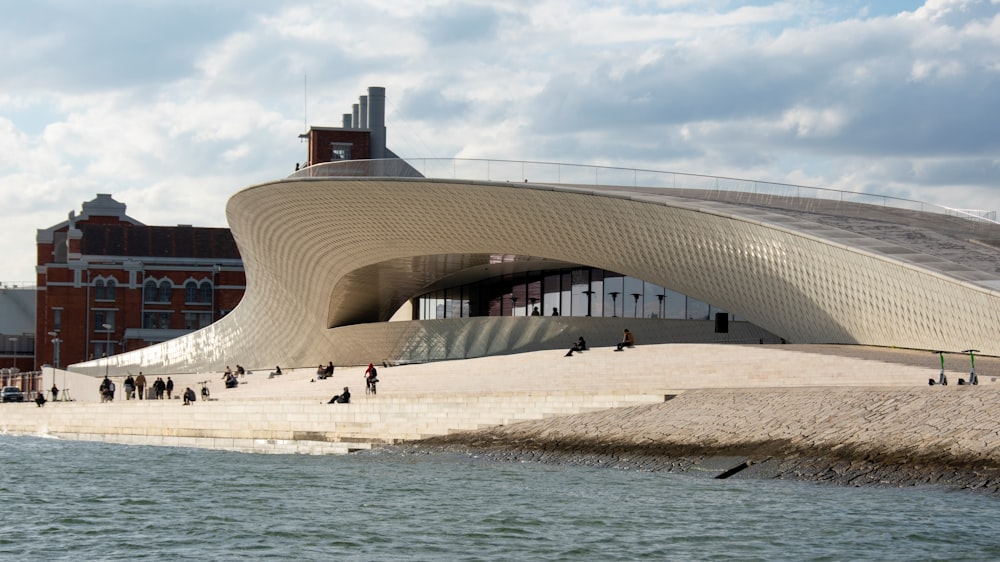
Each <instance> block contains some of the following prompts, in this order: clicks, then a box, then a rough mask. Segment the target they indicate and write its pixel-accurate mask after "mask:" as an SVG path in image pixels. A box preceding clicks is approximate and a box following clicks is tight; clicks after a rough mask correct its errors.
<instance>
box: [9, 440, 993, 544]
mask: <svg viewBox="0 0 1000 562" xmlns="http://www.w3.org/2000/svg"><path fill="white" fill-rule="evenodd" d="M0 467H2V470H3V477H2V485H0V490H2V492H0V498H2V502H3V504H2V506H0V510H2V511H0V513H2V515H0V559H10V560H15V559H16V560H74V561H76V560H137V559H151V560H256V559H271V560H638V559H652V560H661V559H670V560H782V559H784V560H991V559H992V560H995V559H998V558H1000V500H998V499H997V498H995V497H991V496H986V495H980V494H975V493H970V492H961V491H954V490H943V489H936V488H907V489H876V488H845V487H836V486H829V485H820V484H814V483H806V482H790V481H777V480H739V479H728V480H715V479H712V478H709V477H706V476H697V475H692V474H670V473H664V472H637V471H629V470H616V469H609V468H591V467H578V466H569V467H566V466H558V467H557V466H549V465H541V464H529V463H503V462H495V461H487V460H484V459H479V458H476V457H473V456H469V455H464V454H454V453H449V454H432V455H430V454H388V453H386V454H377V453H376V454H362V455H358V454H354V455H346V456H324V457H318V456H285V455H247V454H240V453H230V452H224V451H210V450H201V449H186V448H172V447H140V446H123V445H109V444H98V443H83V442H73V441H61V440H56V439H46V438H38V437H15V436H9V435H0Z"/></svg>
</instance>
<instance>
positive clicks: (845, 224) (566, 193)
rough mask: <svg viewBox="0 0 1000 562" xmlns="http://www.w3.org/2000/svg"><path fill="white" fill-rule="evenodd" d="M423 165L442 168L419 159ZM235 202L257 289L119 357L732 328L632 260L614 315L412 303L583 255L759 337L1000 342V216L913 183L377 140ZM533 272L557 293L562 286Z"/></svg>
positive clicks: (512, 344)
mask: <svg viewBox="0 0 1000 562" xmlns="http://www.w3.org/2000/svg"><path fill="white" fill-rule="evenodd" d="M415 169H419V170H420V172H419V173H415V172H414V170H415ZM418 175H426V176H438V177H439V178H441V179H433V178H431V177H401V176H418ZM463 176H464V177H468V178H485V179H475V180H473V179H456V178H457V177H463ZM227 216H228V219H229V223H230V227H231V229H232V232H233V235H234V237H235V239H236V241H237V244H238V246H239V248H240V252H241V254H242V256H243V262H244V267H245V270H246V277H247V291H246V294H245V296H244V298H243V300H242V302H241V303H240V305H239V306H238V307H237V308H236V309H235V310H233V311H232V312H231V313H230V314H229V315H228V316H226V317H225V318H223V319H222V320H220V321H218V322H216V323H215V324H213V325H211V326H209V327H207V328H205V329H202V330H200V331H198V332H195V333H193V334H190V335H188V336H185V337H182V338H179V339H176V340H172V341H169V342H165V343H163V344H160V345H156V346H152V347H149V348H145V349H142V350H139V351H135V352H131V353H127V354H123V355H119V356H114V357H111V358H110V361H111V362H112V363H111V364H112V367H113V368H115V369H121V370H124V369H130V370H139V369H142V370H147V371H153V372H192V371H203V370H218V369H221V368H222V367H223V366H224V365H227V364H229V365H232V364H235V363H240V364H242V365H246V366H248V367H251V368H266V367H273V366H274V365H286V366H306V365H316V364H318V363H321V362H322V363H325V362H326V361H328V360H331V359H332V360H333V361H334V362H335V363H337V364H363V363H368V362H369V361H376V362H377V361H390V362H407V361H427V360H441V359H450V358H465V357H474V356H482V355H491V354H503V353H512V352H517V351H527V350H532V349H545V348H552V349H565V348H566V347H568V346H569V344H570V343H571V342H572V341H573V340H574V339H575V338H576V336H577V335H578V333H580V334H586V335H587V336H588V338H587V339H588V340H589V341H590V342H591V345H611V344H612V343H614V342H615V341H616V340H617V338H618V337H619V335H620V333H621V330H622V329H623V327H629V328H631V329H632V330H633V331H634V332H636V333H637V335H638V339H639V343H640V344H641V343H643V342H653V341H657V342H668V341H712V339H713V338H715V337H718V335H717V334H715V333H714V330H713V329H712V328H711V322H708V321H707V320H706V321H703V322H691V321H687V320H682V319H673V320H672V319H669V318H667V319H665V318H664V316H665V315H664V314H662V313H660V314H657V313H655V312H653V313H651V314H649V313H646V311H648V310H649V309H650V307H652V308H653V309H655V305H654V304H653V302H652V301H653V299H652V297H651V296H649V295H648V294H646V293H640V292H638V290H637V291H636V292H634V293H629V291H628V290H627V289H626V287H625V285H624V281H622V283H623V284H622V290H621V291H619V292H614V291H611V288H607V287H605V290H607V291H609V292H608V294H609V295H610V294H611V293H614V301H613V302H614V304H613V306H614V307H615V310H614V311H613V312H614V313H613V314H611V315H607V314H603V315H602V316H601V317H596V316H586V315H585V314H583V315H566V314H564V315H561V316H551V315H550V316H541V317H532V316H528V315H527V314H529V309H530V308H533V306H532V307H529V306H528V305H527V303H526V302H525V301H524V299H523V298H522V300H521V301H520V303H518V302H517V300H516V298H517V297H516V296H512V297H511V306H510V308H511V309H512V310H513V311H514V314H515V315H513V316H511V315H508V314H504V313H503V310H504V308H503V307H504V305H503V304H502V302H500V304H499V305H496V303H497V302H498V301H496V300H494V301H493V305H494V306H499V307H500V308H499V310H500V314H502V315H501V316H498V315H496V314H495V313H488V312H487V310H486V308H485V307H486V305H485V304H484V305H483V307H482V309H481V311H480V312H481V313H478V314H477V313H469V310H471V309H475V308H476V304H475V302H474V301H475V299H476V293H475V291H471V292H467V293H461V294H463V295H467V294H471V298H469V299H465V300H464V301H462V303H460V306H458V307H457V310H459V311H460V312H461V313H459V314H456V315H457V316H458V317H456V318H435V319H426V320H420V319H417V320H414V319H412V318H415V317H417V318H419V317H420V313H419V312H414V311H413V310H411V308H410V306H409V305H411V304H413V303H415V302H417V301H416V299H417V298H418V297H420V296H421V295H425V294H429V293H432V292H433V291H436V290H447V289H448V288H449V287H459V286H462V287H477V286H480V285H475V284H476V283H484V282H488V281H489V280H490V279H499V278H502V277H503V276H504V275H508V276H510V275H517V274H518V272H527V271H536V270H537V271H541V270H548V271H567V270H571V269H572V268H574V267H575V268H580V267H587V268H596V269H600V270H605V271H608V272H616V274H620V276H627V277H628V278H633V279H637V280H641V281H643V282H645V283H647V284H649V285H648V286H656V287H662V288H664V289H670V290H671V291H676V292H678V293H682V294H683V295H687V296H688V297H692V298H694V299H698V300H699V301H701V302H704V303H710V304H711V305H712V306H713V307H716V309H721V310H724V311H726V313H728V314H727V317H730V318H734V319H736V320H738V321H736V322H733V324H732V328H733V330H734V331H737V332H739V333H740V337H745V338H746V339H752V340H754V341H756V340H757V338H764V337H769V338H772V339H776V338H782V339H784V340H786V341H788V342H792V343H847V344H864V345H875V346H895V347H906V348H916V349H928V350H932V349H934V350H936V349H941V350H946V351H962V350H966V349H977V350H979V351H980V352H981V353H983V354H987V355H1000V342H998V340H997V337H996V336H997V334H1000V225H998V224H997V223H995V222H992V221H989V220H984V219H980V218H978V217H970V216H965V215H963V214H962V213H960V212H950V211H948V210H946V209H942V208H937V207H934V206H930V205H922V204H919V203H914V202H908V201H901V200H890V199H889V198H879V197H874V196H865V195H860V194H851V193H843V192H833V191H825V190H817V189H810V188H801V187H795V186H782V185H775V184H760V183H755V182H747V181H742V180H728V179H724V178H708V177H700V176H682V175H676V174H656V173H652V172H641V171H635V170H614V169H608V168H587V167H579V166H559V165H546V164H536V163H514V162H487V161H480V162H472V161H457V160H449V161H446V162H442V161H416V162H414V161H410V162H408V163H402V162H398V161H383V162H377V161H368V162H345V163H340V164H330V165H322V166H313V167H310V168H307V169H305V170H303V171H302V172H299V173H297V174H296V175H294V176H293V177H290V178H287V179H284V180H281V181H275V182H271V183H266V184H262V185H257V186H253V187H249V188H246V189H244V190H242V191H240V192H239V193H237V194H235V195H234V196H233V197H232V198H231V199H230V201H229V204H228V207H227ZM616 279H617V278H616ZM622 279H624V277H622ZM644 286H645V285H644ZM539 287H541V289H540V290H541V291H542V293H544V291H545V288H544V284H542V285H539ZM591 288H592V287H591ZM612 288H613V287H612ZM562 290H563V292H564V293H565V292H566V290H567V289H566V288H565V287H564V288H563V289H562ZM582 292H584V293H588V294H587V295H586V298H587V299H590V298H591V295H590V294H589V293H591V292H593V291H588V290H584V291H582ZM511 294H512V295H514V294H515V293H511ZM525 294H526V295H527V296H528V297H530V296H531V295H532V294H534V295H535V296H534V297H532V298H533V301H532V305H535V304H536V303H537V306H539V307H540V308H541V309H542V310H543V311H545V312H543V314H547V313H548V310H549V308H552V307H549V306H548V303H547V301H546V300H545V299H546V298H547V297H546V296H545V295H544V294H541V293H537V292H536V293H531V292H530V290H529V292H528V293H525ZM630 294H631V295H632V296H629V295H630ZM663 294H664V295H666V294H667V293H666V291H663ZM671 294H673V293H671ZM654 296H655V295H654ZM598 297H600V295H598ZM618 297H620V300H619V299H618ZM462 298H465V297H462ZM489 298H491V297H490V296H489V295H486V296H482V297H481V300H483V302H485V301H486V300H488V299H489ZM554 298H555V297H554ZM633 299H634V302H633ZM501 300H502V299H501ZM640 300H641V301H642V306H643V309H642V310H643V312H642V313H640V311H639V305H640ZM668 300H669V299H668ZM661 301H662V298H661ZM470 302H472V304H469V303H470ZM558 302H562V303H565V302H568V301H565V300H563V301H558ZM590 302H591V301H590V300H588V301H587V303H588V305H587V306H588V307H589V306H590V304H589V303H590ZM463 303H464V304H463ZM599 303H600V304H601V305H603V306H604V308H605V309H606V307H607V304H606V299H601V300H600V301H599ZM660 305H661V306H662V302H661V303H660ZM463 307H466V308H468V309H469V310H466V308H463ZM619 307H620V308H619ZM556 308H558V307H556ZM618 310H621V311H622V314H621V315H620V316H619V315H618ZM661 310H662V308H661ZM494 312H495V311H494ZM589 312H590V310H589V309H588V310H587V313H589ZM491 314H492V315H491ZM401 316H403V318H400V317H401ZM390 320H394V321H390ZM741 330H742V332H741ZM103 365H104V363H103V362H101V361H91V362H88V363H83V364H78V365H75V366H73V369H74V370H80V371H85V372H86V371H92V372H94V373H98V372H103V369H104V366H103Z"/></svg>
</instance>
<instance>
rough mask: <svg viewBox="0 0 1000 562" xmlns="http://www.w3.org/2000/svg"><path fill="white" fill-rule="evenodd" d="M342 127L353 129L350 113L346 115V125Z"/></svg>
mask: <svg viewBox="0 0 1000 562" xmlns="http://www.w3.org/2000/svg"><path fill="white" fill-rule="evenodd" d="M342 126H343V127H344V128H345V129H350V128H351V114H350V113H345V114H344V124H343V125H342Z"/></svg>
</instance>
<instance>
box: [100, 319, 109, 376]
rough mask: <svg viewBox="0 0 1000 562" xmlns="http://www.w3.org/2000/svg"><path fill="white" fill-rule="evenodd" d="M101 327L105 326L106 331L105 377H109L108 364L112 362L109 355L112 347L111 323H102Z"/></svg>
mask: <svg viewBox="0 0 1000 562" xmlns="http://www.w3.org/2000/svg"><path fill="white" fill-rule="evenodd" d="M101 327H102V328H104V330H105V332H106V334H105V340H104V378H108V364H109V363H110V361H109V360H108V357H109V355H110V353H109V351H110V349H111V324H101Z"/></svg>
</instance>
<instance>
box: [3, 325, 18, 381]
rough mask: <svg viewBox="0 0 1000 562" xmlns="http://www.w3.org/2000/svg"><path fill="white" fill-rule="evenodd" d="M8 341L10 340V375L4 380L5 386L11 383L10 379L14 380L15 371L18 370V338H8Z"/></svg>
mask: <svg viewBox="0 0 1000 562" xmlns="http://www.w3.org/2000/svg"><path fill="white" fill-rule="evenodd" d="M7 341H9V342H10V375H9V376H8V377H7V380H5V381H4V383H3V385H4V386H7V385H9V384H10V381H12V380H14V373H16V372H17V338H16V337H14V338H7Z"/></svg>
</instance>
